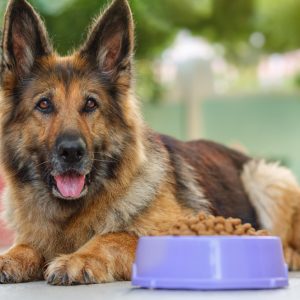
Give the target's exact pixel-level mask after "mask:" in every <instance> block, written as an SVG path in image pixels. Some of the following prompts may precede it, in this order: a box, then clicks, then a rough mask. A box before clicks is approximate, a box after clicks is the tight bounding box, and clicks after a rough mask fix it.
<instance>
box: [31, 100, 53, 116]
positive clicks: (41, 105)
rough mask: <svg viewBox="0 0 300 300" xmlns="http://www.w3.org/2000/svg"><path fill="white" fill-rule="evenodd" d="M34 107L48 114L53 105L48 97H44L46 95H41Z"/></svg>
mask: <svg viewBox="0 0 300 300" xmlns="http://www.w3.org/2000/svg"><path fill="white" fill-rule="evenodd" d="M35 107H36V109H38V110H39V111H41V112H42V113H44V114H49V113H51V112H52V111H53V105H52V103H51V101H50V99H48V98H46V97H42V98H41V99H40V100H39V101H38V103H37V104H36V106H35Z"/></svg>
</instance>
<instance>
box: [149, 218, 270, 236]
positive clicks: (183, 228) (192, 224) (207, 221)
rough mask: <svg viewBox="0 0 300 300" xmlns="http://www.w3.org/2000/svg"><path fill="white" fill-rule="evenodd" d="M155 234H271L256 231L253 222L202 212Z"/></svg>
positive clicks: (264, 231)
mask: <svg viewBox="0 0 300 300" xmlns="http://www.w3.org/2000/svg"><path fill="white" fill-rule="evenodd" d="M153 235H175V236H176V235H254V236H263V235H269V233H268V232H267V231H266V230H258V231H256V230H255V229H254V228H253V227H252V226H251V224H249V223H245V224H242V222H241V220H240V219H236V218H227V219H226V218H223V217H215V216H212V215H206V214H205V213H200V214H199V215H198V216H196V217H190V218H186V219H182V220H179V221H178V222H177V223H176V224H175V225H174V226H173V227H171V228H170V229H169V230H164V231H161V232H156V233H155V234H153Z"/></svg>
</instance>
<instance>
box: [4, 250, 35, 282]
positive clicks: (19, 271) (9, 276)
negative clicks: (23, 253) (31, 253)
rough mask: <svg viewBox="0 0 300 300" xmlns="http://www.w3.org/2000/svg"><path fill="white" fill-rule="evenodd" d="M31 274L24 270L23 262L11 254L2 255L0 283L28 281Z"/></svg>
mask: <svg viewBox="0 0 300 300" xmlns="http://www.w3.org/2000/svg"><path fill="white" fill-rule="evenodd" d="M28 280H29V276H28V274H27V273H24V272H23V267H22V263H21V262H20V261H19V260H17V259H14V258H13V257H11V256H9V255H1V256H0V284H1V283H17V282H22V281H28Z"/></svg>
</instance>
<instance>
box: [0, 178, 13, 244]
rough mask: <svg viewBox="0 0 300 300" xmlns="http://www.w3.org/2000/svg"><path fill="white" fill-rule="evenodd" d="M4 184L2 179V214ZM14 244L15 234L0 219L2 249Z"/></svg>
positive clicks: (0, 201) (0, 206) (0, 209)
mask: <svg viewBox="0 0 300 300" xmlns="http://www.w3.org/2000/svg"><path fill="white" fill-rule="evenodd" d="M3 187H4V183H3V181H2V179H1V178H0V213H1V212H2V199H1V198H2V191H3ZM12 242H13V234H12V232H11V231H10V230H8V229H7V228H6V226H5V223H4V221H3V220H2V219H1V218H0V247H3V246H9V245H11V244H12Z"/></svg>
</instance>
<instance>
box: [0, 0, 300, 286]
mask: <svg viewBox="0 0 300 300" xmlns="http://www.w3.org/2000/svg"><path fill="white" fill-rule="evenodd" d="M133 48H134V25H133V19H132V15H131V11H130V8H129V5H128V3H127V1H126V0H114V1H113V3H112V4H111V5H110V6H109V7H108V8H107V9H106V10H105V12H104V13H103V14H102V16H100V17H99V18H98V19H97V20H96V21H95V22H94V24H93V25H92V27H91V30H90V31H89V34H88V37H87V40H86V42H85V43H84V44H83V45H82V46H81V47H80V49H79V50H77V51H76V52H74V53H73V54H72V55H70V56H65V57H60V56H58V55H57V54H56V53H55V51H54V50H53V49H52V46H51V43H50V41H49V38H48V36H47V32H46V30H45V27H44V25H43V23H42V21H41V19H40V17H39V16H38V14H37V13H36V12H35V11H34V9H33V8H32V6H31V5H30V4H29V3H27V2H26V1H25V0H10V1H9V4H8V7H7V10H6V15H5V20H4V29H3V38H2V60H1V107H0V110H1V127H0V128H1V161H2V169H3V171H2V174H3V176H4V179H5V182H6V189H5V192H4V197H3V198H4V199H3V200H4V202H5V216H6V220H7V222H8V224H9V225H10V226H11V227H12V228H13V229H14V231H15V232H16V238H15V244H14V246H13V247H12V248H11V249H10V250H8V252H7V253H5V254H3V255H2V256H0V283H15V282H24V281H33V280H40V279H43V278H45V279H46V280H47V282H48V283H50V284H53V285H72V284H90V283H100V282H111V281H115V280H129V279H130V275H131V266H132V263H133V260H134V256H135V249H136V245H137V240H138V237H139V236H143V235H147V234H149V233H150V232H153V231H155V230H159V231H160V230H164V229H167V228H168V227H170V226H171V225H172V224H174V223H176V221H177V220H178V219H179V218H182V217H187V216H191V215H195V214H197V213H198V212H199V211H205V212H207V213H210V214H214V215H222V216H224V217H228V216H232V217H238V218H241V219H242V220H243V222H249V223H251V224H253V226H255V227H256V228H260V227H262V228H266V229H268V230H270V231H271V232H272V234H274V235H278V236H280V237H281V238H282V241H283V245H284V252H285V256H286V260H287V262H288V264H289V266H290V268H291V269H299V267H300V255H299V253H300V230H299V229H300V214H299V208H300V205H299V200H300V192H299V187H298V185H297V182H296V180H295V178H294V176H293V175H292V174H291V172H290V171H288V170H287V169H285V168H283V167H281V166H279V165H277V164H273V163H266V162H265V161H263V160H255V159H252V158H250V157H247V156H246V155H244V154H241V153H239V152H236V151H234V150H230V149H228V148H226V147H224V146H221V145H218V144H215V143H213V142H209V141H192V142H186V143H183V142H180V141H178V140H175V139H173V138H171V137H168V136H164V135H160V134H157V133H155V132H153V131H152V130H150V129H149V128H148V127H147V126H146V125H145V124H144V122H143V120H142V118H141V114H140V111H139V107H138V105H137V101H136V99H135V95H134V91H133V74H132V73H133V62H132V57H133Z"/></svg>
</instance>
